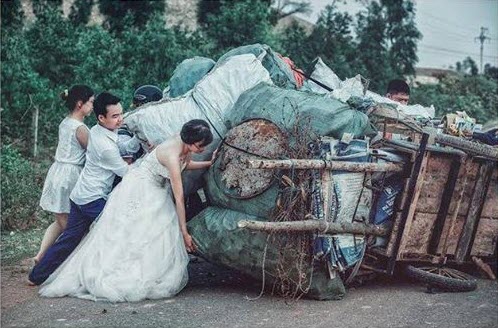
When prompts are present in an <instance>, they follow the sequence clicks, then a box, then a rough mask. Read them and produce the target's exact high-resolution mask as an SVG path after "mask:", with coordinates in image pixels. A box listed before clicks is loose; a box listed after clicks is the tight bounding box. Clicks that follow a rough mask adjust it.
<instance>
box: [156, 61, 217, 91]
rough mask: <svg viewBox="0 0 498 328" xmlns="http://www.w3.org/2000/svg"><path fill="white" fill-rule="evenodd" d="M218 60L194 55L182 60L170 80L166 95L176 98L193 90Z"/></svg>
mask: <svg viewBox="0 0 498 328" xmlns="http://www.w3.org/2000/svg"><path fill="white" fill-rule="evenodd" d="M215 64H216V62H215V61H214V60H212V59H210V58H206V57H193V58H189V59H185V60H184V61H182V62H181V63H180V64H179V65H178V66H177V67H176V68H175V71H174V72H173V75H172V76H171V79H170V80H169V83H168V84H169V91H168V94H167V95H166V96H168V97H170V98H176V97H179V96H183V95H184V94H185V93H187V92H188V91H189V90H191V89H192V88H193V87H194V86H195V84H196V83H197V82H199V81H200V80H201V79H202V78H203V77H204V76H205V75H206V74H207V73H209V71H210V70H211V69H212V68H213V67H214V65H215Z"/></svg>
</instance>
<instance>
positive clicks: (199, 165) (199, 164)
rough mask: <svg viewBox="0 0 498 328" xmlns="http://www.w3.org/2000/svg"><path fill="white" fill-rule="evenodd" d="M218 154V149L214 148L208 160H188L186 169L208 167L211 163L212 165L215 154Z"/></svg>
mask: <svg viewBox="0 0 498 328" xmlns="http://www.w3.org/2000/svg"><path fill="white" fill-rule="evenodd" d="M217 154H218V149H216V150H215V151H214V152H213V156H211V160H210V161H202V162H196V161H189V162H188V164H187V167H186V169H187V170H198V169H205V168H209V167H210V166H211V165H213V163H214V161H215V160H216V155H217Z"/></svg>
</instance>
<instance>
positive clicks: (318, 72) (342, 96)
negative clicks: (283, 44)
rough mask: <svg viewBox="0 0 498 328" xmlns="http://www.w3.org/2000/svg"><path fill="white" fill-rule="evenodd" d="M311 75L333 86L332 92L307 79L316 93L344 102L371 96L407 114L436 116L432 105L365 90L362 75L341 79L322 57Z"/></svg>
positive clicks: (307, 86)
mask: <svg viewBox="0 0 498 328" xmlns="http://www.w3.org/2000/svg"><path fill="white" fill-rule="evenodd" d="M310 76H311V77H312V78H314V79H315V80H317V81H319V82H322V83H323V84H325V85H326V86H328V87H330V88H332V89H333V91H332V92H330V91H328V90H326V89H325V88H322V87H321V86H319V85H318V84H316V83H314V82H312V81H307V83H306V84H305V88H304V89H306V90H310V91H312V92H315V93H319V94H324V95H326V96H327V97H331V98H334V99H338V100H341V101H344V102H346V101H348V100H349V99H350V98H351V97H360V98H370V99H372V100H373V101H375V102H377V103H381V104H390V105H393V106H394V107H396V108H397V110H398V111H400V112H401V113H403V114H405V115H409V116H414V117H423V118H433V117H434V116H435V112H436V110H435V108H434V106H432V105H431V106H430V107H424V106H422V105H418V104H415V105H402V104H400V103H397V102H395V101H393V100H391V99H389V98H386V97H383V96H381V95H379V94H377V93H375V92H372V91H368V90H364V86H363V83H362V81H361V76H360V75H356V76H355V77H352V78H349V79H345V80H341V79H340V78H339V77H338V76H337V75H336V74H335V73H334V71H333V70H332V69H331V68H330V67H328V66H327V65H326V64H325V63H324V62H323V61H322V60H321V58H318V59H317V60H315V62H314V66H313V70H312V73H311V75H310Z"/></svg>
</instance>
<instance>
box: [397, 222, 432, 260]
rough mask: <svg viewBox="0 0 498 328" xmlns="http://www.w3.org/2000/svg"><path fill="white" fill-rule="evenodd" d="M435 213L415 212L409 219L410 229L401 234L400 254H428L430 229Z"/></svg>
mask: <svg viewBox="0 0 498 328" xmlns="http://www.w3.org/2000/svg"><path fill="white" fill-rule="evenodd" d="M436 219H437V214H433V213H421V212H416V213H415V215H414V217H413V219H412V220H411V225H410V230H405V234H404V236H403V241H404V244H403V248H402V252H401V253H402V254H428V253H429V241H430V237H431V231H432V230H433V229H434V225H435V222H436Z"/></svg>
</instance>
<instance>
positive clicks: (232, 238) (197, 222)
mask: <svg viewBox="0 0 498 328" xmlns="http://www.w3.org/2000/svg"><path fill="white" fill-rule="evenodd" d="M240 220H257V221H264V219H262V218H259V217H256V216H252V215H246V214H243V213H240V212H236V211H232V210H229V209H223V208H219V207H208V208H206V209H205V210H203V211H202V212H201V213H199V214H198V215H197V216H196V217H194V218H193V219H192V220H191V221H189V222H188V224H187V226H188V230H189V232H190V233H191V235H192V237H193V239H194V242H195V244H196V245H197V250H198V253H199V255H200V256H201V257H203V258H205V259H206V260H208V261H209V262H212V263H215V264H218V265H223V266H226V267H229V268H231V269H235V270H238V271H240V272H243V273H245V274H247V275H249V276H251V277H254V278H255V279H259V280H261V279H262V277H263V276H262V268H263V256H264V252H265V245H266V243H267V239H268V238H267V236H268V235H267V234H266V233H263V232H252V231H250V230H246V229H240V228H238V227H237V223H238V222H239V221H240ZM289 242H291V241H289ZM278 252H279V249H277V248H275V247H271V246H270V245H269V246H268V247H267V249H266V256H265V262H264V270H265V272H266V274H265V282H266V287H271V286H272V285H273V284H274V282H275V278H274V277H275V276H276V275H277V272H278V271H277V267H278V264H279V262H278ZM293 259H294V258H293V257H292V255H291V256H289V257H286V261H289V262H288V263H285V264H284V267H285V268H289V269H291V268H294V267H295V266H296V263H293V262H292V260H293ZM311 272H312V279H311V285H310V288H309V291H308V293H306V295H305V296H306V297H309V298H312V299H317V300H339V299H342V298H343V297H344V295H345V293H346V291H345V288H344V285H343V283H342V280H341V279H340V277H339V276H336V277H335V278H332V279H330V278H329V276H328V273H327V270H326V268H325V266H324V265H321V264H318V263H315V265H314V267H313V268H312V267H311V264H309V265H308V267H307V268H306V274H307V276H309V275H310V273H311ZM296 274H297V272H296V271H291V272H290V275H291V277H293V280H294V281H297V280H298V279H297V277H295V276H293V275H296Z"/></svg>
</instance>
